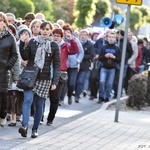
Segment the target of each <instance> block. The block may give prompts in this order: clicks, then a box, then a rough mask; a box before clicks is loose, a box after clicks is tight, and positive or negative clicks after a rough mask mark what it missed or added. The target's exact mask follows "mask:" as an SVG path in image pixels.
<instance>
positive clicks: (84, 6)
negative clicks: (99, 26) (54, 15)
mask: <svg viewBox="0 0 150 150" xmlns="http://www.w3.org/2000/svg"><path fill="white" fill-rule="evenodd" d="M96 2H97V0H88V1H87V0H76V1H75V4H76V5H75V16H76V19H75V23H74V26H76V27H79V28H83V27H84V26H85V25H91V24H92V23H93V16H94V15H95V13H96V5H95V4H96Z"/></svg>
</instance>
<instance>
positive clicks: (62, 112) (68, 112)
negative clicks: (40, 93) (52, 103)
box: [44, 109, 83, 118]
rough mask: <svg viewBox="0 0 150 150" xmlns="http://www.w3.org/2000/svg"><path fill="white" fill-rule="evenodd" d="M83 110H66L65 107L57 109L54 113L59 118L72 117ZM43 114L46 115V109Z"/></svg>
mask: <svg viewBox="0 0 150 150" xmlns="http://www.w3.org/2000/svg"><path fill="white" fill-rule="evenodd" d="M82 112H83V111H78V110H66V109H58V110H57V113H56V117H60V118H69V117H73V116H75V115H78V114H80V113H82ZM44 115H48V111H46V112H45V113H44Z"/></svg>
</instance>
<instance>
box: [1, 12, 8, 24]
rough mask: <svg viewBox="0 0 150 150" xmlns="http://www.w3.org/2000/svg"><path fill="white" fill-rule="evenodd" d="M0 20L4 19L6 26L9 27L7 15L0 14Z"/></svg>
mask: <svg viewBox="0 0 150 150" xmlns="http://www.w3.org/2000/svg"><path fill="white" fill-rule="evenodd" d="M0 18H2V19H3V20H4V22H5V24H6V25H7V26H8V20H7V16H6V14H4V13H3V12H0Z"/></svg>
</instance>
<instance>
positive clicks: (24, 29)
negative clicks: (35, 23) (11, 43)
mask: <svg viewBox="0 0 150 150" xmlns="http://www.w3.org/2000/svg"><path fill="white" fill-rule="evenodd" d="M24 31H27V32H28V34H29V36H30V37H31V36H32V32H31V30H30V29H29V28H27V27H25V28H21V29H19V30H18V37H20V35H21V34H22V33H23V32H24Z"/></svg>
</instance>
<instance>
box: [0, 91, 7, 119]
mask: <svg viewBox="0 0 150 150" xmlns="http://www.w3.org/2000/svg"><path fill="white" fill-rule="evenodd" d="M7 102H8V97H7V93H0V118H1V119H4V118H5V117H6V115H7Z"/></svg>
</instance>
